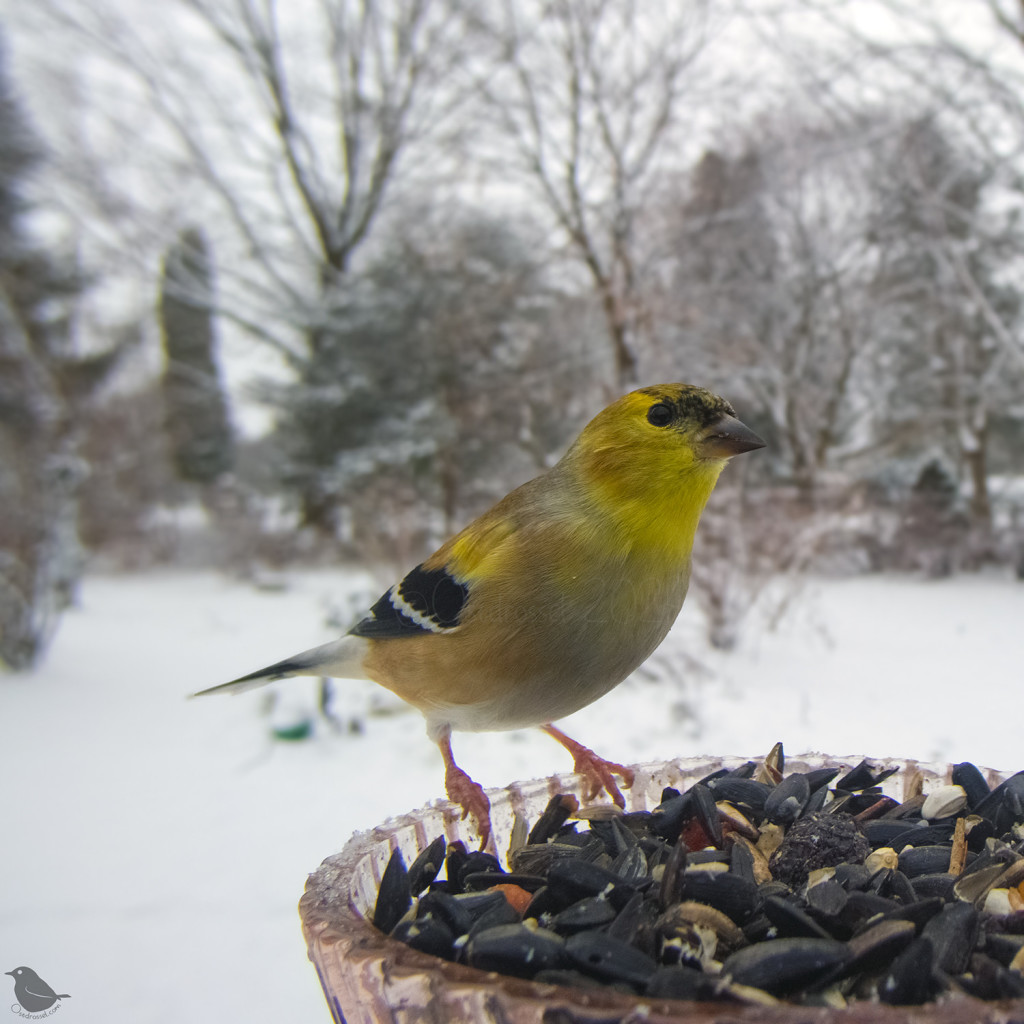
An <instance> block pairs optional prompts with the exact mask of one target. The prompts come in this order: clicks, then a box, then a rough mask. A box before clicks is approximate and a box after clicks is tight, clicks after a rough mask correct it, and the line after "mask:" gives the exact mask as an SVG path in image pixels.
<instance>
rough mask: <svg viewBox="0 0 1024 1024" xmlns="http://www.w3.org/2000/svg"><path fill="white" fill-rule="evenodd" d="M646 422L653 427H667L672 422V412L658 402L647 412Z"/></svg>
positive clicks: (662, 403)
mask: <svg viewBox="0 0 1024 1024" xmlns="http://www.w3.org/2000/svg"><path fill="white" fill-rule="evenodd" d="M647 422H648V423H650V424H651V426H654V427H667V426H668V425H669V424H670V423H671V422H672V410H671V409H670V408H669V407H668V406H667V405H666V404H665V403H664V402H658V403H657V404H655V405H652V406H651V407H650V409H648V410H647Z"/></svg>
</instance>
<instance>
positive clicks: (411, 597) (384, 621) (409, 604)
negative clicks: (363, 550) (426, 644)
mask: <svg viewBox="0 0 1024 1024" xmlns="http://www.w3.org/2000/svg"><path fill="white" fill-rule="evenodd" d="M513 493H515V492H513ZM505 500H506V501H507V499H505ZM504 504H505V502H504V501H503V502H500V503H499V504H498V505H497V506H495V508H493V509H491V511H490V512H489V513H487V514H486V515H485V516H483V517H481V518H480V519H478V520H477V521H476V522H475V523H473V524H471V525H470V526H469V527H467V528H466V529H465V530H463V531H462V533H460V534H457V535H456V536H455V537H453V538H452V539H451V540H449V541H448V542H447V543H446V544H445V545H443V546H442V547H441V548H440V549H439V550H438V551H436V552H435V553H434V554H433V555H431V557H430V558H428V559H427V561H425V562H423V563H421V564H420V565H417V566H416V568H415V569H413V570H412V571H411V572H410V573H408V575H406V577H405V579H403V580H402V582H401V583H396V584H395V586H393V587H391V588H390V589H389V590H388V591H387V593H385V594H384V595H383V596H382V597H381V598H380V600H378V601H377V603H376V604H375V605H374V606H373V607H372V608H371V609H370V614H369V615H367V616H366V618H364V619H363V620H362V621H361V622H359V623H357V624H356V625H355V626H354V627H353V628H352V629H351V630H350V631H349V632H350V634H351V635H354V636H362V637H366V638H368V639H373V640H391V639H396V638H398V637H405V636H415V635H417V634H422V633H450V632H452V631H453V630H455V629H457V628H458V627H459V624H460V622H461V618H462V614H463V611H464V610H465V608H466V605H467V603H468V602H469V601H470V600H471V598H472V594H473V591H474V586H475V584H476V580H477V578H478V576H479V575H480V573H481V569H482V567H483V566H484V564H485V563H486V561H487V560H488V559H489V558H490V557H491V556H493V555H494V554H495V552H496V551H497V550H498V549H499V548H501V547H502V546H503V545H504V544H505V542H506V541H507V540H508V538H509V537H510V536H511V535H512V534H514V533H515V532H516V529H517V527H518V518H517V517H515V516H511V515H509V514H508V512H507V511H506V510H504V509H503V508H502V506H503V505H504Z"/></svg>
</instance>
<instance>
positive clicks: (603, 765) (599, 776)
mask: <svg viewBox="0 0 1024 1024" xmlns="http://www.w3.org/2000/svg"><path fill="white" fill-rule="evenodd" d="M541 728H542V729H543V730H544V731H545V732H546V733H547V734H548V735H549V736H550V737H552V739H556V740H558V742H559V743H561V744H562V746H563V747H565V749H566V750H568V751H569V753H570V754H572V760H573V771H575V772H576V773H577V774H579V775H582V776H583V777H584V779H586V780H587V791H586V793H585V797H586V799H587V800H593V799H594V797H596V796H597V794H598V793H600V792H601V790H602V789H603V790H604V791H605V792H606V793H607V794H608V795H609V796H610V797H611V798H612V800H613V801H614V802H615V803H616V804H617V805H618V806H619V807H623V808H624V807H625V806H626V798H625V797H624V796H623V795H622V791H621V790H620V789H619V787H618V785H616V782H615V779H614V777H613V776H615V775H618V776H619V777H620V778H621V779H622V784H623V785H624V786H625V787H626V789H629V788H630V786H632V785H633V777H634V773H633V770H632V769H631V768H627V767H625V765H621V764H616V762H615V761H606V760H605V759H604V758H603V757H598V756H597V754H595V753H594V752H593V751H592V750H591V749H590V748H589V747H585V746H583V744H582V743H578V742H577V741H576V740H574V739H572V737H570V736H566V735H565V733H564V732H562V730H561V729H556V728H555V727H554V726H553V725H542V726H541Z"/></svg>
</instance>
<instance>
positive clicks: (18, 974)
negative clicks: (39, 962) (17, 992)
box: [4, 967, 36, 978]
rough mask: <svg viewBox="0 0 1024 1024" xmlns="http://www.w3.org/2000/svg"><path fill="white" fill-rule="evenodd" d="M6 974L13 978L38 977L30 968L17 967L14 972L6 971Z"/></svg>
mask: <svg viewBox="0 0 1024 1024" xmlns="http://www.w3.org/2000/svg"><path fill="white" fill-rule="evenodd" d="M4 974H9V975H10V976H11V977H12V978H24V977H26V976H28V975H31V976H32V977H33V978H34V977H35V976H36V972H35V971H33V970H32V969H31V968H29V967H15V968H14V970H13V971H4Z"/></svg>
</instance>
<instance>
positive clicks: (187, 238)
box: [160, 229, 234, 484]
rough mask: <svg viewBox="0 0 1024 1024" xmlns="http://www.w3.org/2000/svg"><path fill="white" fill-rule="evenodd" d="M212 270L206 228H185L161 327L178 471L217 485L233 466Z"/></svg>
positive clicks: (171, 259)
mask: <svg viewBox="0 0 1024 1024" xmlns="http://www.w3.org/2000/svg"><path fill="white" fill-rule="evenodd" d="M213 288H214V284H213V270H212V267H211V260H210V253H209V246H208V245H207V242H206V238H205V236H204V235H203V234H202V232H200V231H197V230H194V229H190V230H187V231H184V232H182V234H181V236H180V237H179V238H178V241H177V242H176V243H175V245H174V246H173V247H172V248H171V249H170V251H169V252H168V254H167V258H166V260H165V261H164V269H163V276H162V279H161V283H160V330H161V335H162V337H163V343H164V351H165V353H166V357H167V363H166V367H165V369H164V374H163V393H164V402H165V405H166V408H167V431H168V434H169V436H170V441H171V450H172V455H173V458H174V464H175V466H176V468H177V471H178V475H179V476H180V477H181V479H182V480H186V481H189V482H191V483H197V484H207V483H212V482H213V481H214V480H216V479H217V478H218V477H220V476H221V475H222V474H224V473H226V472H228V471H229V470H230V469H231V468H232V464H233V462H234V443H233V438H232V434H231V426H230V423H229V420H228V408H227V400H226V399H225V396H224V389H223V386H222V384H221V380H220V374H219V372H218V368H217V363H216V361H215V358H214V344H215V341H216V339H215V336H214V326H213V314H212V313H211V308H212V300H213Z"/></svg>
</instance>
